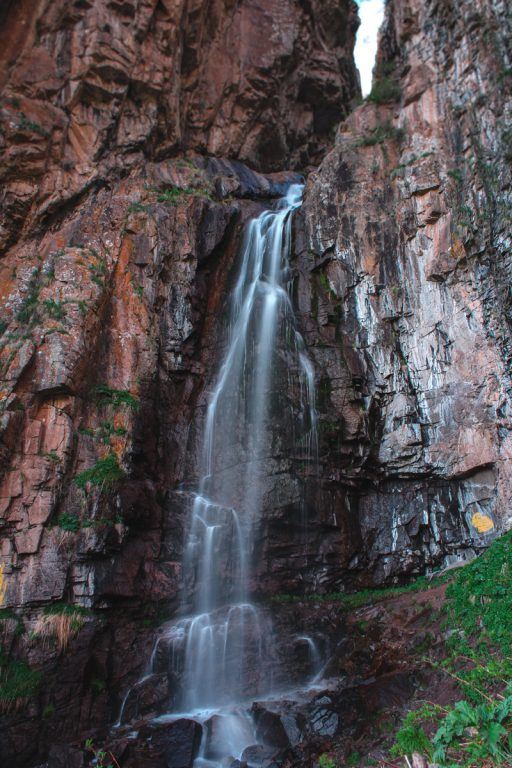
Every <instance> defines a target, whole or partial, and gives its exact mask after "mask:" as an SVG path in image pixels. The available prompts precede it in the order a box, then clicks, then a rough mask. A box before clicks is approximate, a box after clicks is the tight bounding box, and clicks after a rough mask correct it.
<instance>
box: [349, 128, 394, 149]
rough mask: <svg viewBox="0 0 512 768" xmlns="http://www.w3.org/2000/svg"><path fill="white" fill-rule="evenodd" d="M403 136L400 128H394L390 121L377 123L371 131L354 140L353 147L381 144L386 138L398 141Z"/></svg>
mask: <svg viewBox="0 0 512 768" xmlns="http://www.w3.org/2000/svg"><path fill="white" fill-rule="evenodd" d="M402 137H403V131H402V129H401V128H395V126H393V125H391V123H389V122H388V123H384V125H378V126H377V127H376V128H375V129H374V130H373V131H372V132H371V133H367V134H364V135H363V136H361V137H360V138H359V139H357V140H356V141H355V142H354V146H355V147H371V146H375V145H376V144H382V143H383V142H385V141H387V140H388V139H393V140H395V141H400V140H401V139H402Z"/></svg>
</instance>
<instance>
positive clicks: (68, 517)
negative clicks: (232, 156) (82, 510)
mask: <svg viewBox="0 0 512 768" xmlns="http://www.w3.org/2000/svg"><path fill="white" fill-rule="evenodd" d="M57 525H58V526H59V528H62V530H63V531H69V532H71V533H77V532H78V531H79V530H80V518H79V517H78V516H77V515H73V514H71V513H70V512H64V514H62V515H60V517H59V518H58V520H57Z"/></svg>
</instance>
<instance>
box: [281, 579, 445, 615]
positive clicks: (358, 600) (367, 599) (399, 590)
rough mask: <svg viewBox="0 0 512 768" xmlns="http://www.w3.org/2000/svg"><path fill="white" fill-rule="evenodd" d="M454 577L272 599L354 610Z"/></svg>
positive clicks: (424, 589)
mask: <svg viewBox="0 0 512 768" xmlns="http://www.w3.org/2000/svg"><path fill="white" fill-rule="evenodd" d="M453 578H454V574H453V572H451V573H446V574H444V575H443V576H440V577H438V578H436V579H433V580H429V579H427V578H426V577H421V578H419V579H417V580H416V581H413V582H412V583H411V584H405V585H403V586H399V587H385V588H382V589H363V590H361V591H360V592H354V593H353V594H346V593H345V592H330V593H328V594H327V595H306V596H305V597H297V596H296V595H276V596H275V597H273V598H272V600H273V601H274V602H278V603H291V602H295V601H297V600H308V601H313V602H332V601H336V602H337V603H340V604H341V605H342V607H343V608H344V609H346V610H353V609H355V608H360V607H361V606H362V605H373V604H375V603H379V602H381V601H382V600H388V599H390V598H392V597H398V596H399V595H403V594H406V593H407V592H424V591H426V590H428V589H431V588H432V587H436V586H438V585H439V584H443V583H445V582H446V581H449V580H450V579H453Z"/></svg>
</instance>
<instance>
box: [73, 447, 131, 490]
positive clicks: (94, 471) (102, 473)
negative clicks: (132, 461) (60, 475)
mask: <svg viewBox="0 0 512 768" xmlns="http://www.w3.org/2000/svg"><path fill="white" fill-rule="evenodd" d="M123 477H125V472H124V470H123V469H122V467H120V466H119V461H118V458H117V456H116V454H115V453H109V454H107V455H106V456H105V457H104V458H102V459H98V461H97V462H96V464H94V466H92V467H89V469H84V471H83V472H80V473H79V474H78V475H77V476H76V477H75V484H76V485H77V486H78V488H80V490H82V491H87V488H88V487H89V486H92V487H95V488H100V489H101V490H107V489H109V488H111V487H112V486H113V485H115V483H117V482H118V481H119V480H122V479H123Z"/></svg>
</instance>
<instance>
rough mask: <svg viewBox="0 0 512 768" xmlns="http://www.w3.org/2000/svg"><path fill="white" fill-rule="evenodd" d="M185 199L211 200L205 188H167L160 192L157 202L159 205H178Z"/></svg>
mask: <svg viewBox="0 0 512 768" xmlns="http://www.w3.org/2000/svg"><path fill="white" fill-rule="evenodd" d="M187 197H207V198H208V199H209V200H213V197H212V194H211V192H210V190H209V189H207V188H206V187H168V188H167V189H164V190H163V192H160V194H159V195H158V197H157V200H158V202H159V203H170V204H171V205H179V203H182V202H183V201H184V200H186V198H187Z"/></svg>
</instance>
